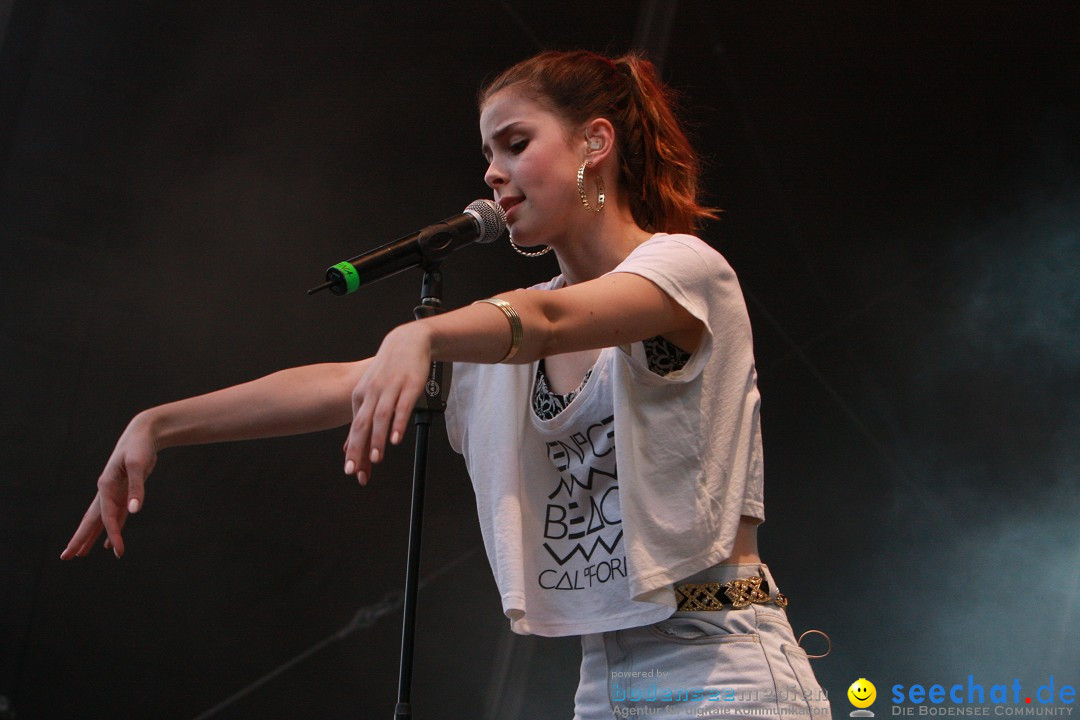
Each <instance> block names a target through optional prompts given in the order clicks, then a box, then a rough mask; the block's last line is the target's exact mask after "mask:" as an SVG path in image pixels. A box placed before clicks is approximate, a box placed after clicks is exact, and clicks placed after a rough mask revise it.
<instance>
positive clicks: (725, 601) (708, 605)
mask: <svg viewBox="0 0 1080 720" xmlns="http://www.w3.org/2000/svg"><path fill="white" fill-rule="evenodd" d="M763 583H764V581H763V580H762V579H761V578H759V577H758V576H756V575H755V576H753V577H749V578H747V579H745V580H732V581H731V582H725V583H721V582H704V583H684V584H682V585H676V586H675V609H676V610H681V611H688V610H691V611H697V610H725V609H727V608H744V607H747V606H749V605H750V604H752V603H756V604H758V605H766V604H768V603H773V602H775V603H776V604H777V605H779V606H780V607H782V608H786V607H787V606H788V599H787V598H786V597H785V596H784V595H783V594H782V593H776V600H773V598H772V596H770V595H769V593H768V590H767V589H762V584H763ZM765 587H766V588H768V586H767V585H766V586H765ZM721 591H722V592H721Z"/></svg>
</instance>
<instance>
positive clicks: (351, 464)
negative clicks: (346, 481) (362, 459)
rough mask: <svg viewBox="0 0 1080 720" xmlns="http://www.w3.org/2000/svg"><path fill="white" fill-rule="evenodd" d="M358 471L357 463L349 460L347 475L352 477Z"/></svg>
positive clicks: (346, 467)
mask: <svg viewBox="0 0 1080 720" xmlns="http://www.w3.org/2000/svg"><path fill="white" fill-rule="evenodd" d="M355 471H356V463H354V462H353V461H352V460H348V461H346V463H345V474H346V475H352V474H353V473H354V472H355Z"/></svg>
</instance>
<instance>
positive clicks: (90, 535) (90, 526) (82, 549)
mask: <svg viewBox="0 0 1080 720" xmlns="http://www.w3.org/2000/svg"><path fill="white" fill-rule="evenodd" d="M104 528H105V526H104V525H102V523H101V516H100V515H99V514H98V498H97V497H95V498H94V501H93V502H92V503H91V504H90V508H89V509H88V510H87V511H86V514H85V515H83V519H82V522H81V523H79V527H78V528H77V529H76V530H75V534H74V535H72V536H71V540H69V541H68V544H67V547H66V548H64V550H63V552H61V553H60V559H61V560H71V559H72V558H75V557H83V556H85V555H86V554H87V553H88V552H90V549H91V548H92V547H93V546H94V543H95V542H97V539H98V537H99V536H100V535H101V531H102V530H104Z"/></svg>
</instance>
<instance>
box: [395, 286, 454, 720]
mask: <svg viewBox="0 0 1080 720" xmlns="http://www.w3.org/2000/svg"><path fill="white" fill-rule="evenodd" d="M440 312H443V307H442V273H440V272H439V268H438V265H435V266H433V267H430V268H424V284H423V287H422V289H421V292H420V305H419V306H417V308H416V309H415V310H414V315H415V316H416V319H417V320H419V319H422V318H425V317H431V316H432V315H436V314H438V313H440ZM444 373H445V376H444ZM449 389H450V371H449V368H446V367H444V366H443V364H442V363H439V362H435V363H432V364H431V374H430V375H429V376H428V382H427V386H426V387H425V392H424V395H423V397H422V399H421V400H420V402H419V403H418V405H417V407H416V409H415V410H414V412H413V424H414V425H415V426H416V447H415V450H414V456H413V484H412V505H411V510H410V516H409V553H408V560H407V570H406V572H405V600H404V617H403V618H402V623H401V664H400V666H399V669H398V698H397V705H395V706H394V720H408V719H409V718H411V717H412V702H411V699H412V663H413V647H414V644H415V635H416V601H417V591H418V589H419V588H418V585H419V582H420V543H421V536H422V531H423V520H424V485H425V484H426V482H427V458H428V445H429V442H430V433H431V422H432V420H433V419H434V417H435V415H436V414H439V413H442V412H443V411H444V410H445V409H446V394H447V391H448V390H449Z"/></svg>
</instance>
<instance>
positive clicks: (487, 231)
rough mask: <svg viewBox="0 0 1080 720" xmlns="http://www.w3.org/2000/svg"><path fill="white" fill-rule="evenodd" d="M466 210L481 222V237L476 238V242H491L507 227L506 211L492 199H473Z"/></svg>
mask: <svg viewBox="0 0 1080 720" xmlns="http://www.w3.org/2000/svg"><path fill="white" fill-rule="evenodd" d="M465 212H467V213H469V214H470V215H472V216H473V217H474V218H476V221H477V222H479V223H480V237H478V238H476V242H479V243H489V242H491V241H492V240H494V239H495V238H497V237H499V236H500V235H502V233H503V230H505V229H506V213H505V212H504V211H503V209H502V208H501V207H500V206H498V205H496V204H495V203H493V202H492V201H491V200H473V201H472V202H471V203H469V206H468V207H467V208H465Z"/></svg>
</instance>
